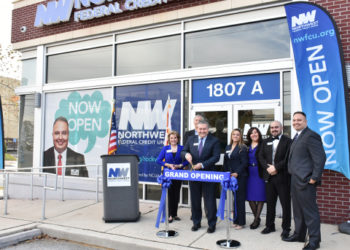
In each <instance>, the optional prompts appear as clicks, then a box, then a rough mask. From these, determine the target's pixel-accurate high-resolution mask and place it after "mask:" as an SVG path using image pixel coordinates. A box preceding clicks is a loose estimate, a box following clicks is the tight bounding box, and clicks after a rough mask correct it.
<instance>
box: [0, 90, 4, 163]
mask: <svg viewBox="0 0 350 250" xmlns="http://www.w3.org/2000/svg"><path fill="white" fill-rule="evenodd" d="M4 168H5V144H4V123H3V117H2V104H1V96H0V169H4Z"/></svg>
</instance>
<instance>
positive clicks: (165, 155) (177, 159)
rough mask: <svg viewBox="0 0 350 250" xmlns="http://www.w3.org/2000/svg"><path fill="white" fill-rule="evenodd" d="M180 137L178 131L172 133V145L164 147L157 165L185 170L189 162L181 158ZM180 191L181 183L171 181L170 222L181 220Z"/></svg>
mask: <svg viewBox="0 0 350 250" xmlns="http://www.w3.org/2000/svg"><path fill="white" fill-rule="evenodd" d="M179 141H180V135H179V133H178V132H176V131H171V132H170V133H169V135H168V142H169V143H170V145H167V146H164V147H163V149H162V151H161V152H160V154H159V156H158V158H157V163H158V164H159V165H161V166H163V167H166V168H169V169H172V170H179V169H183V168H184V167H185V166H186V165H188V162H187V161H186V160H185V161H183V160H182V158H181V150H182V148H183V146H181V145H179V144H178V143H179ZM180 189H181V181H179V180H171V186H170V187H169V190H168V201H169V222H170V223H171V222H173V220H180V218H179V217H178V216H177V209H178V204H179V200H180Z"/></svg>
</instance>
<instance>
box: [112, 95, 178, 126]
mask: <svg viewBox="0 0 350 250" xmlns="http://www.w3.org/2000/svg"><path fill="white" fill-rule="evenodd" d="M167 104H168V103H167ZM175 104H176V100H170V105H171V108H170V110H169V117H170V120H171V117H172V115H173V112H174V108H175ZM166 107H167V105H165V108H164V109H163V105H162V100H156V101H155V103H154V106H153V109H152V108H151V101H139V102H138V104H137V109H136V111H135V110H134V108H133V107H132V105H131V103H130V102H123V105H122V111H121V114H120V122H119V129H120V130H127V127H128V124H129V123H130V125H131V127H132V129H133V130H139V129H145V130H153V129H154V127H155V126H156V125H157V127H158V129H166V117H167V108H166Z"/></svg>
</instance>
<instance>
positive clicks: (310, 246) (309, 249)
mask: <svg viewBox="0 0 350 250" xmlns="http://www.w3.org/2000/svg"><path fill="white" fill-rule="evenodd" d="M317 248H320V244H319V243H317V244H310V243H308V244H307V245H306V246H305V247H304V248H303V250H316V249H317Z"/></svg>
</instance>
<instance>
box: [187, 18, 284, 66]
mask: <svg viewBox="0 0 350 250" xmlns="http://www.w3.org/2000/svg"><path fill="white" fill-rule="evenodd" d="M286 57H290V49H289V32H288V25H287V21H286V19H277V20H269V21H264V22H257V23H249V24H243V25H237V26H231V27H224V28H218V29H212V30H205V31H199V32H193V33H188V34H186V36H185V65H186V68H191V67H201V66H210V65H219V64H228V63H239V62H249V61H259V60H268V59H277V58H286Z"/></svg>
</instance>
